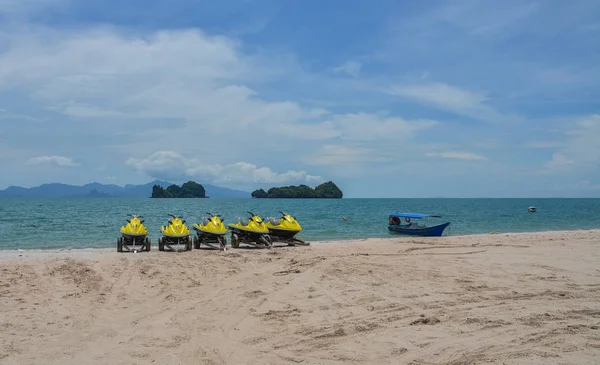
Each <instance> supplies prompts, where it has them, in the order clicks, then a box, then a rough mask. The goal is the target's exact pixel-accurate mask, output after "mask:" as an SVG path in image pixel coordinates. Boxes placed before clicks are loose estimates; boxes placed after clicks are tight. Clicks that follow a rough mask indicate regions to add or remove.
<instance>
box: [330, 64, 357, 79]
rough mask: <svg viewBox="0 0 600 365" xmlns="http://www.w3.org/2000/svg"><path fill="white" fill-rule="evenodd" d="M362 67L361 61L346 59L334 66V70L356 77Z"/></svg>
mask: <svg viewBox="0 0 600 365" xmlns="http://www.w3.org/2000/svg"><path fill="white" fill-rule="evenodd" d="M361 69H362V63H360V62H356V61H348V62H346V63H344V64H343V65H341V66H338V67H335V68H334V69H333V70H334V71H335V72H345V73H347V74H348V75H350V76H353V77H357V76H358V74H359V73H360V70H361Z"/></svg>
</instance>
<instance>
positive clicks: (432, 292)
mask: <svg viewBox="0 0 600 365" xmlns="http://www.w3.org/2000/svg"><path fill="white" fill-rule="evenodd" d="M599 243H600V231H597V230H594V231H573V232H553V233H539V234H512V235H504V234H499V235H494V234H491V235H480V236H466V237H458V236H456V237H444V238H427V239H414V238H398V239H386V240H383V239H369V240H356V241H345V242H329V243H313V245H312V246H310V247H289V248H287V247H282V248H274V249H273V250H264V249H263V250H256V249H230V250H228V251H227V252H220V251H208V250H194V251H192V252H181V253H168V252H158V251H155V248H153V251H152V252H150V253H137V254H133V253H117V252H116V249H111V250H77V251H75V250H74V251H63V252H40V251H37V252H16V251H12V252H8V251H7V252H1V253H0V274H1V275H0V305H1V308H2V310H1V313H0V363H2V364H92V363H93V364H253V365H254V364H353V363H355V364H488V363H489V364H598V363H600V246H599V245H598V244H599Z"/></svg>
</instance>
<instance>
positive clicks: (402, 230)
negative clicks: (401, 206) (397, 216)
mask: <svg viewBox="0 0 600 365" xmlns="http://www.w3.org/2000/svg"><path fill="white" fill-rule="evenodd" d="M449 225H450V222H446V223H443V224H438V225H437V226H431V227H415V228H409V227H407V226H401V225H388V230H389V231H390V232H393V233H399V234H404V235H409V236H421V237H440V236H441V235H442V234H443V233H444V230H445V229H446V227H448V226H449Z"/></svg>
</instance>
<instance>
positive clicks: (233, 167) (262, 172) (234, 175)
mask: <svg viewBox="0 0 600 365" xmlns="http://www.w3.org/2000/svg"><path fill="white" fill-rule="evenodd" d="M205 161H206V160H204V159H198V158H187V157H185V156H182V155H181V154H179V153H177V152H173V151H158V152H155V153H153V154H152V155H150V156H148V157H146V158H142V159H138V158H129V159H128V160H127V161H126V162H125V163H126V165H128V166H130V167H132V168H134V169H135V170H137V171H140V172H144V173H146V174H148V175H150V176H152V177H155V178H161V179H167V180H168V179H174V180H181V179H185V178H196V179H200V180H202V181H209V182H214V183H219V182H222V183H305V184H311V185H312V184H317V183H320V182H323V179H322V178H321V177H320V176H313V175H309V174H307V173H306V172H305V171H295V170H288V171H286V172H283V173H277V172H274V171H272V170H271V169H270V168H268V167H258V166H256V165H254V164H251V163H248V162H237V163H234V164H230V165H225V166H222V165H220V164H207V163H206V162H205Z"/></svg>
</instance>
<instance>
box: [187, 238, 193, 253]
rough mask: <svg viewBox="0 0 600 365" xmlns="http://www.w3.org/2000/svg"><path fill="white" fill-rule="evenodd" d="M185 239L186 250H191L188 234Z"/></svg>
mask: <svg viewBox="0 0 600 365" xmlns="http://www.w3.org/2000/svg"><path fill="white" fill-rule="evenodd" d="M185 240H186V246H187V251H191V250H192V240H191V239H190V236H187V237H186V239H185Z"/></svg>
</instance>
